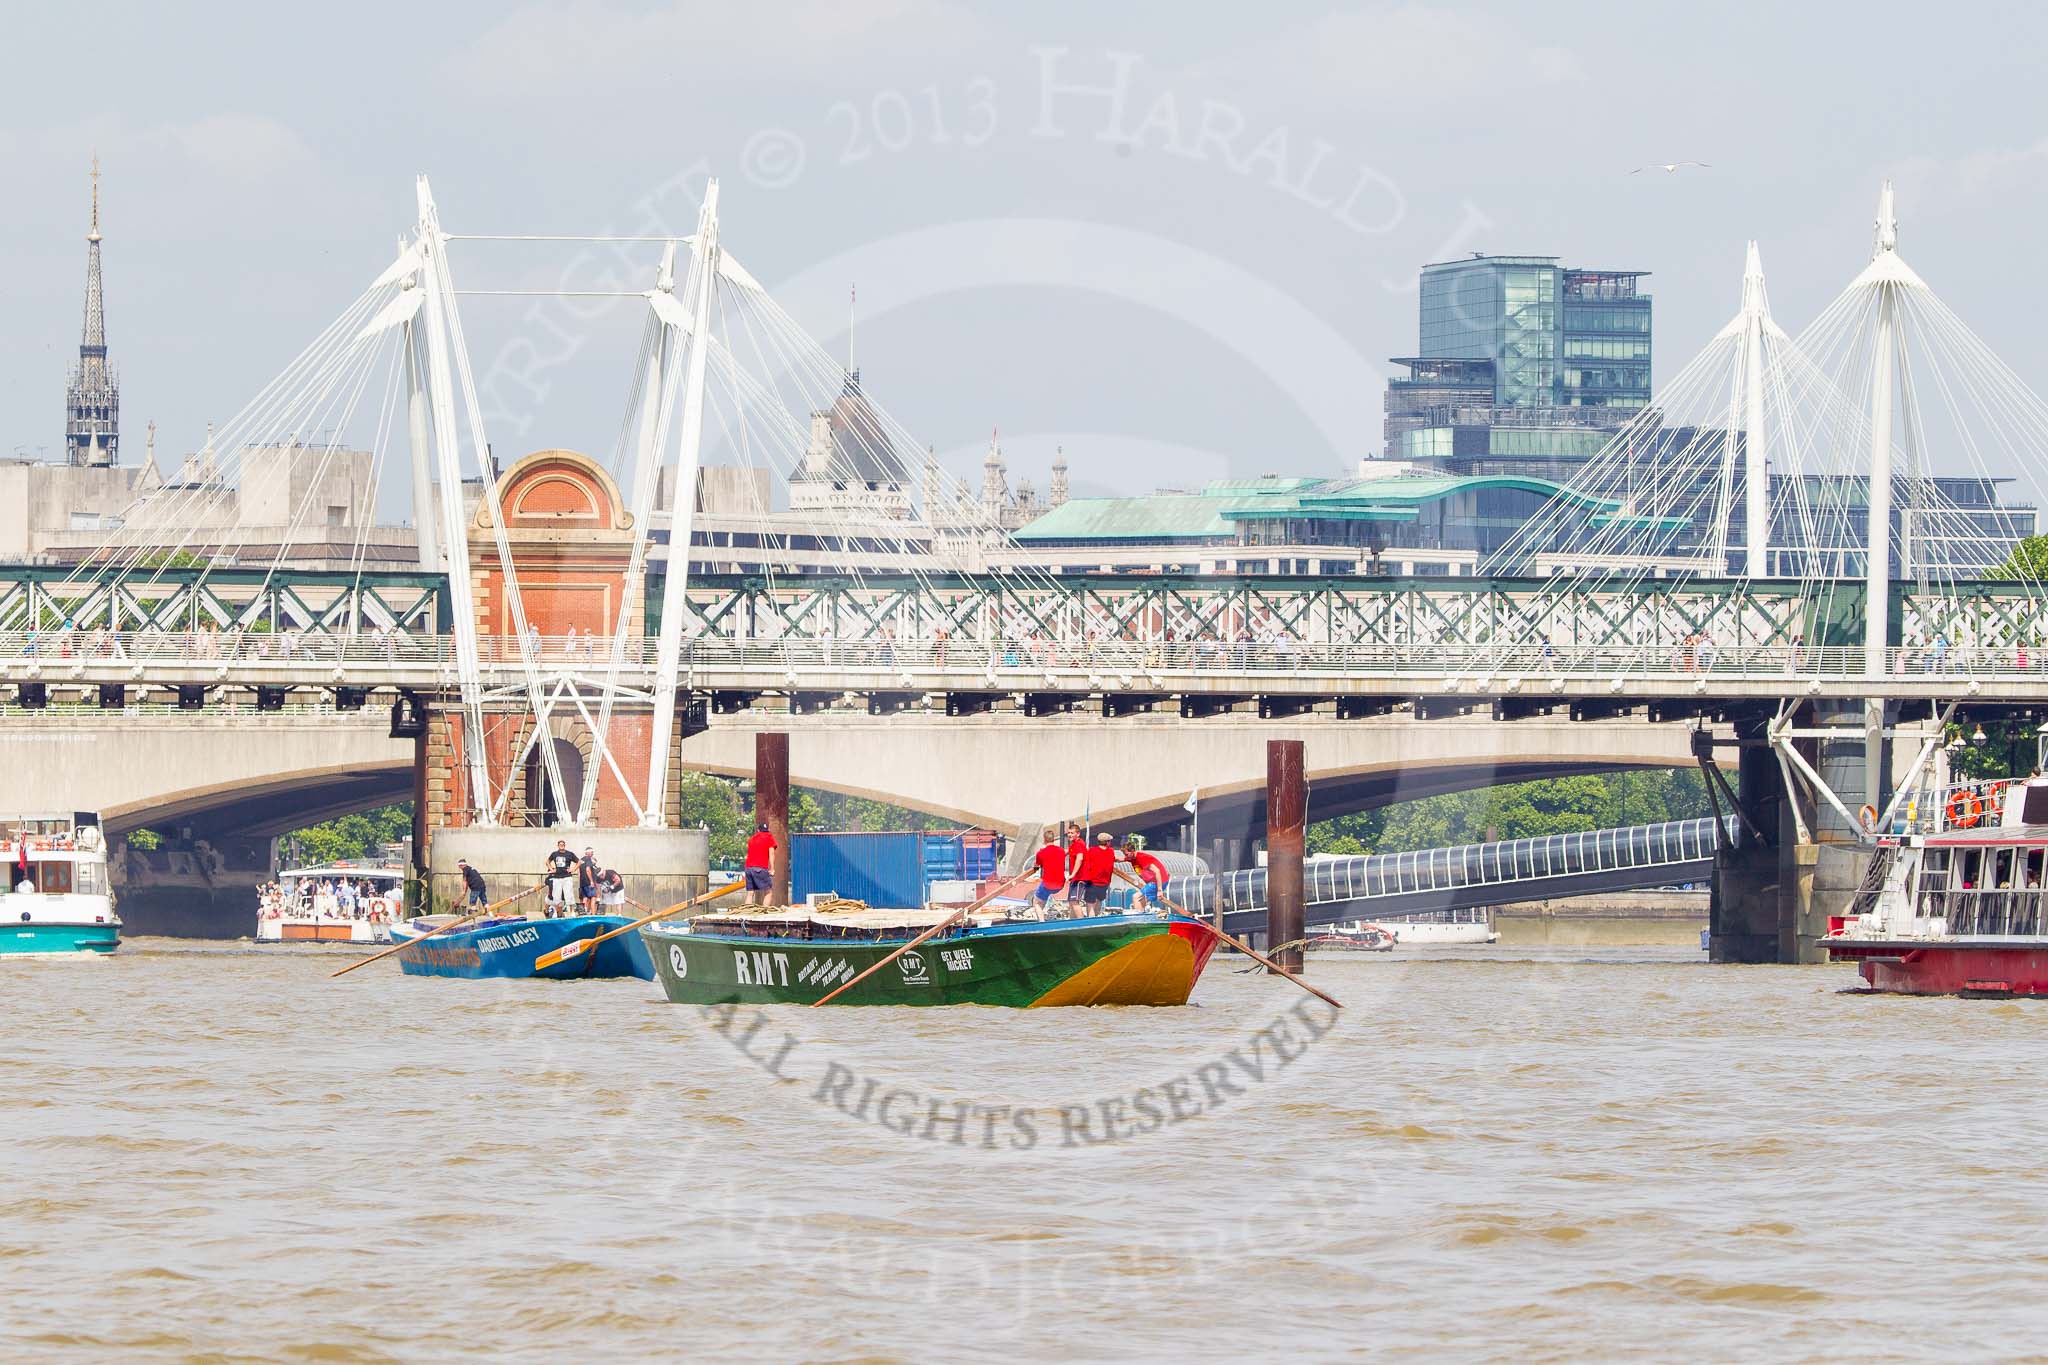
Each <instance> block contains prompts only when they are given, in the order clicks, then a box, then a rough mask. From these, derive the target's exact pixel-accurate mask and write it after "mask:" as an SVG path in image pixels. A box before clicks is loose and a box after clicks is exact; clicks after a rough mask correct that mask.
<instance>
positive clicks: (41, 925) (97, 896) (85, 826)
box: [0, 811, 121, 957]
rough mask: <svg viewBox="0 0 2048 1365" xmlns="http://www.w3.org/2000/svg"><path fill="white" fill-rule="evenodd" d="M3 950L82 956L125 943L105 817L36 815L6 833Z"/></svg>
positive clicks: (0, 923) (0, 857) (0, 900)
mask: <svg viewBox="0 0 2048 1365" xmlns="http://www.w3.org/2000/svg"><path fill="white" fill-rule="evenodd" d="M0 864H4V865H5V867H6V875H7V881H6V890H5V892H4V894H0V957H75V956H78V955H80V954H96V953H111V952H113V951H114V949H116V948H117V947H119V946H120V944H121V920H120V917H119V916H117V915H116V914H115V913H114V895H113V888H112V886H111V884H110V883H109V881H108V879H107V841H106V839H105V837H104V836H103V835H102V834H101V833H100V821H99V816H98V815H96V814H94V813H93V812H91V811H79V812H77V813H76V814H72V815H34V816H26V817H23V818H21V819H18V820H16V821H14V823H13V828H12V830H11V831H10V832H9V833H8V834H7V837H6V838H5V839H4V840H0Z"/></svg>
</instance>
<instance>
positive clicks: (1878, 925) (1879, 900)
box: [1824, 778, 2048, 998]
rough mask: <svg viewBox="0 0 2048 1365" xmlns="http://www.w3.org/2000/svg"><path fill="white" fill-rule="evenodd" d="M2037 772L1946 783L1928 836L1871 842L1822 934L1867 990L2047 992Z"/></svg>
mask: <svg viewBox="0 0 2048 1365" xmlns="http://www.w3.org/2000/svg"><path fill="white" fill-rule="evenodd" d="M2044 864H2048V780H2043V779H2039V778H2036V779H2032V780H2029V781H2027V782H2024V783H2013V784H2011V785H2009V786H2007V785H2005V784H1994V785H1993V786H1992V787H1990V788H1988V789H1970V788H1958V789H1957V791H1956V792H1955V793H1954V794H1953V795H1952V796H1951V797H1950V799H1949V800H1948V801H1947V802H1946V803H1944V806H1943V808H1942V811H1941V819H1940V828H1938V829H1937V830H1936V831H1935V832H1933V833H1930V834H1901V835H1890V836H1886V837H1884V838H1881V839H1879V840H1878V848H1877V852H1876V854H1875V856H1874V857H1873V858H1872V860H1871V865H1870V871H1869V873H1868V875H1867V876H1866V877H1865V879H1864V884H1863V889H1862V890H1861V891H1860V892H1859V893H1858V894H1857V897H1856V902H1855V904H1854V905H1852V906H1851V907H1850V913H1849V914H1848V915H1846V916H1843V917H1842V918H1841V919H1840V920H1838V921H1836V922H1834V923H1833V924H1831V926H1830V929H1829V933H1828V937H1827V938H1826V939H1825V940H1824V943H1825V944H1826V946H1827V950H1828V956H1829V958H1830V959H1831V960H1833V961H1836V962H1854V963H1855V964H1856V965H1857V968H1858V970H1860V971H1861V972H1862V974H1863V980H1864V981H1865V982H1866V983H1867V984H1868V985H1869V987H1870V989H1872V990H1874V991H1885V992H1890V993H1894V994H1902V995H1970V996H1991V997H1999V998H2004V997H2009V996H2024V995H2048V903H2044V900H2043V897H2044V895H2048V891H2044V888H2043V886H2042V882H2043V881H2044V879H2048V866H2044Z"/></svg>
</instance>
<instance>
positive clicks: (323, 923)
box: [256, 863, 405, 943]
mask: <svg viewBox="0 0 2048 1365" xmlns="http://www.w3.org/2000/svg"><path fill="white" fill-rule="evenodd" d="M344 883H345V884H347V886H348V888H349V889H348V890H347V891H346V892H344V891H343V890H341V887H342V885H343V884H344ZM403 918H405V869H404V868H403V867H399V866H397V865H395V864H391V863H326V864H322V865H320V866H317V867H295V868H287V869H286V870H285V871H283V872H280V873H278V874H277V889H276V891H274V892H270V893H266V894H265V895H264V897H263V899H262V903H261V904H260V905H259V906H258V908H257V912H256V941H257V942H258V943H389V942H391V926H392V925H393V924H395V923H397V922H398V921H399V920H401V919H403Z"/></svg>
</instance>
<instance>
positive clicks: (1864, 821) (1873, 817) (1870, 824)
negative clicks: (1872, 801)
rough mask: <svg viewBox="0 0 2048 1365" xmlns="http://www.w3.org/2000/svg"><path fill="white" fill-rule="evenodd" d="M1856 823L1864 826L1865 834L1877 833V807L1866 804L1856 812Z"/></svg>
mask: <svg viewBox="0 0 2048 1365" xmlns="http://www.w3.org/2000/svg"><path fill="white" fill-rule="evenodd" d="M1856 823H1857V824H1859V825H1861V826H1863V832H1864V833H1865V834H1875V833H1877V807H1876V806H1865V807H1864V808H1863V809H1862V810H1859V811H1857V812H1856Z"/></svg>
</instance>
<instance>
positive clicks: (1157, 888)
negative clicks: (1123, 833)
mask: <svg viewBox="0 0 2048 1365" xmlns="http://www.w3.org/2000/svg"><path fill="white" fill-rule="evenodd" d="M1124 861H1125V862H1126V863H1128V864H1130V868H1131V871H1132V872H1134V873H1136V874H1137V876H1138V894H1139V895H1140V896H1142V897H1144V898H1145V900H1147V901H1148V902H1150V903H1151V905H1152V908H1153V909H1155V910H1156V909H1158V908H1159V905H1160V901H1161V898H1162V897H1163V896H1165V894H1166V864H1165V863H1163V862H1161V861H1159V859H1158V858H1157V857H1156V856H1154V855H1153V854H1150V853H1147V852H1146V851H1145V841H1144V839H1143V838H1142V837H1140V836H1139V835H1136V834H1133V835H1131V836H1130V837H1129V838H1127V839H1125V840H1124Z"/></svg>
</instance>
